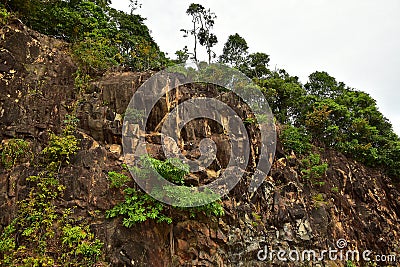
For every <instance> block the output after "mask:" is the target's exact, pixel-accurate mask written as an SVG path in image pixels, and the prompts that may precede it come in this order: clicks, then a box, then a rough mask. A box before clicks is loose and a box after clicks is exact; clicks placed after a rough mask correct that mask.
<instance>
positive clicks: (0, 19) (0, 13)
mask: <svg viewBox="0 0 400 267" xmlns="http://www.w3.org/2000/svg"><path fill="white" fill-rule="evenodd" d="M10 17H11V14H10V13H9V12H8V11H7V9H6V8H5V7H4V6H3V4H1V3H0V26H3V25H6V24H7V22H8V20H9V18H10Z"/></svg>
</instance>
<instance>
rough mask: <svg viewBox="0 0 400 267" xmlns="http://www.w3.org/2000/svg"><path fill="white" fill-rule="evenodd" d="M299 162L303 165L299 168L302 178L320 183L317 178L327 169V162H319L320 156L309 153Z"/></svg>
mask: <svg viewBox="0 0 400 267" xmlns="http://www.w3.org/2000/svg"><path fill="white" fill-rule="evenodd" d="M301 163H302V166H303V167H304V168H303V169H302V170H301V173H302V174H303V178H305V179H309V180H311V181H312V182H313V183H315V184H321V182H319V181H318V179H320V178H321V177H322V176H323V175H325V172H326V171H327V169H328V164H327V163H322V162H321V156H320V155H319V154H314V153H311V154H310V155H309V156H308V157H306V158H304V159H303V160H302V161H301ZM322 183H323V182H322Z"/></svg>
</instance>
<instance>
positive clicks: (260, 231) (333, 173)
mask: <svg viewBox="0 0 400 267" xmlns="http://www.w3.org/2000/svg"><path fill="white" fill-rule="evenodd" d="M76 69H77V67H76V65H75V63H74V61H73V59H72V58H71V56H70V53H69V46H68V44H66V43H64V42H62V41H59V40H56V39H52V38H49V37H47V36H43V35H41V34H38V33H36V32H34V31H31V30H29V29H27V28H26V27H25V26H24V25H22V24H21V23H20V22H19V21H14V22H12V23H11V24H10V25H8V26H6V27H4V28H3V29H1V31H0V138H1V140H2V141H3V142H5V141H6V140H7V139H10V138H25V139H27V140H29V141H30V142H32V144H34V147H35V149H36V150H37V151H39V150H40V149H41V148H43V147H44V145H45V143H46V141H47V136H48V134H47V130H49V129H51V130H53V131H55V132H57V131H59V129H60V128H61V124H62V121H63V118H64V116H65V114H67V113H69V112H71V111H72V108H73V106H74V105H73V104H74V103H75V101H77V95H78V92H77V89H76V88H75V86H74V73H75V71H76ZM151 75H152V73H151V72H148V73H134V72H115V73H107V74H106V75H105V76H104V77H100V78H98V79H97V80H96V81H93V82H92V83H91V86H90V88H89V89H88V90H86V92H84V94H83V100H82V99H81V100H80V102H79V105H78V109H77V115H78V118H79V119H80V125H79V129H80V132H79V133H78V136H79V138H80V139H81V146H82V149H81V150H80V151H79V152H78V154H77V155H76V157H75V158H74V160H73V162H72V165H70V166H68V167H65V168H63V169H62V170H61V175H60V177H61V178H60V179H61V180H62V183H63V184H64V185H65V186H66V192H65V195H64V197H63V199H61V200H60V203H59V204H60V205H61V206H65V207H72V206H77V207H78V209H79V214H80V215H83V216H85V217H86V218H87V219H88V220H89V221H90V222H91V225H92V227H93V229H94V231H95V233H96V235H97V236H98V238H100V239H101V240H102V241H103V242H104V243H105V248H104V250H105V255H106V259H107V261H109V262H110V263H111V264H112V266H267V265H268V266H270V265H272V264H273V263H271V262H269V263H267V262H261V261H258V260H257V252H258V251H259V250H260V249H264V247H265V246H268V247H269V249H279V248H283V249H289V248H290V249H296V248H297V249H299V250H301V249H316V250H322V249H327V248H328V247H331V248H334V247H335V242H336V240H338V239H341V238H343V239H346V240H347V241H348V246H349V248H352V249H358V250H359V251H363V250H365V249H369V250H372V251H374V253H377V254H389V253H397V254H398V255H399V257H400V249H399V248H400V247H399V234H398V233H399V228H400V224H399V216H400V194H399V190H398V188H396V187H395V185H393V183H392V182H391V181H390V179H389V178H388V177H387V176H385V175H384V174H383V173H382V172H381V171H380V170H373V169H369V168H366V167H364V166H363V165H361V164H359V163H357V162H355V161H352V160H350V159H348V158H346V157H344V156H343V155H341V154H339V153H337V152H334V151H329V150H327V151H325V152H324V153H323V160H325V161H326V162H328V163H329V169H328V171H327V174H326V177H325V178H324V181H325V184H324V185H322V186H316V185H311V183H310V182H309V181H307V180H304V179H303V178H301V174H300V169H301V168H300V165H299V161H298V159H296V156H294V155H288V154H286V153H285V152H284V151H283V150H282V148H281V146H280V144H279V143H278V147H277V154H276V158H275V161H274V164H273V168H272V170H271V172H270V174H269V175H268V176H267V177H265V181H264V183H263V184H262V186H261V187H260V188H259V189H258V190H257V191H256V192H255V193H248V192H247V187H246V182H245V181H246V180H244V182H242V183H240V184H239V185H238V186H237V187H235V188H234V190H232V192H231V193H230V194H229V196H228V197H227V198H225V199H224V208H225V210H226V215H225V216H224V217H222V218H219V219H215V218H207V217H201V218H198V219H196V220H192V219H190V218H185V217H182V216H181V217H179V218H177V220H176V221H174V223H173V224H172V225H167V224H157V223H154V222H151V221H148V222H145V223H143V224H138V225H136V226H134V227H133V228H131V229H127V228H125V227H123V226H122V224H121V220H120V219H114V220H107V219H105V217H104V212H105V211H106V210H107V209H110V208H111V207H112V206H113V205H115V204H116V203H118V202H119V201H121V200H122V199H123V196H122V194H121V191H119V190H117V189H110V187H109V182H108V181H107V177H106V173H107V172H108V171H111V170H120V169H121V166H120V165H121V163H122V160H123V158H122V157H121V147H120V145H121V126H122V121H123V115H124V113H125V109H126V106H127V105H128V103H129V100H130V98H131V96H132V95H133V93H134V92H135V90H136V89H137V88H138V87H139V86H140V85H141V84H142V83H143V82H144V81H145V80H146V79H148V78H149V77H150V76H151ZM186 90H187V91H188V92H190V91H191V90H192V91H193V88H190V87H187V88H186ZM214 93H216V94H218V92H214ZM222 94H223V93H220V95H219V96H220V97H221V98H224V96H223V95H222ZM186 96H187V94H181V95H180V96H178V97H177V98H178V99H177V98H175V99H174V100H176V101H181V100H183V99H184V98H185V97H186ZM224 99H225V100H226V101H227V102H228V104H231V105H232V106H235V103H234V102H233V101H234V99H232V98H227V97H225V98H224ZM171 101H172V100H171ZM172 102H173V101H172ZM172 102H171V103H169V102H168V101H167V100H165V104H163V103H161V104H160V105H158V107H157V110H156V111H155V114H153V115H154V120H153V122H154V121H161V120H162V117H163V116H164V115H165V113H166V112H167V111H168V110H169V109H170V108H171V107H172V106H173V105H175V104H176V103H175V104H174V103H172ZM229 102H231V103H229ZM242 112H246V110H244V111H242ZM153 124H154V125H153V127H156V125H155V124H156V123H153ZM210 129H211V132H213V133H215V134H216V135H215V138H214V139H215V140H214V141H215V142H216V143H217V145H218V147H219V148H220V149H219V156H218V164H219V165H220V166H219V167H215V168H216V169H218V168H220V167H221V166H224V165H226V163H225V161H226V159H224V155H225V154H226V153H229V151H228V152H227V150H228V149H227V144H226V140H225V139H224V135H223V133H222V131H221V127H220V126H218V125H211V126H210V125H209V122H207V121H206V120H202V121H197V122H196V121H195V122H192V123H191V124H189V125H187V126H186V128H185V132H186V134H185V140H186V141H187V143H189V142H191V143H194V144H196V142H198V139H200V138H202V137H203V136H206V135H207V134H208V132H209V131H210ZM147 140H148V141H149V142H150V143H151V144H150V145H149V147H148V149H149V151H150V153H152V154H153V155H155V156H159V157H162V155H161V145H160V139H159V136H157V134H155V135H151V134H150V135H149V136H148V137H147ZM183 149H184V154H186V155H188V156H193V157H196V155H195V153H196V152H195V151H194V150H191V149H190V148H188V147H185V146H183ZM252 156H253V157H256V154H255V153H254V152H253V154H252ZM33 172H34V169H33V167H31V166H30V165H29V164H28V163H25V164H20V165H17V166H15V167H14V168H13V169H12V170H11V171H6V170H0V214H1V218H0V229H1V228H2V227H3V226H4V225H7V224H8V223H9V222H10V220H11V218H12V216H13V214H14V213H15V205H16V201H18V200H20V199H22V198H23V197H24V196H25V195H26V193H27V192H28V187H29V184H28V183H27V182H26V178H27V177H28V176H29V175H31V174H33ZM208 178H209V176H207V175H205V176H204V177H203V178H202V179H203V180H202V182H205V181H206V180H207V179H208ZM196 179H197V178H196ZM196 179H195V180H196ZM199 182H201V181H200V180H197V181H193V183H194V184H196V183H199ZM332 188H336V189H337V190H332ZM318 194H321V196H322V197H323V198H322V199H318V198H316V197H315V196H316V195H318ZM96 211H100V213H98V212H96ZM274 264H276V265H277V266H278V265H281V264H280V263H279V262H278V261H277V260H276V259H275V261H274ZM293 264H294V263H293ZM331 264H332V265H333V264H337V265H338V266H340V265H343V264H344V262H343V261H342V262H336V263H331ZM299 265H300V263H299Z"/></svg>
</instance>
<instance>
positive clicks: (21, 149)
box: [0, 139, 30, 169]
mask: <svg viewBox="0 0 400 267" xmlns="http://www.w3.org/2000/svg"><path fill="white" fill-rule="evenodd" d="M29 150H30V144H29V142H28V141H25V140H23V139H10V140H8V141H7V142H4V143H3V144H1V145H0V151H1V153H0V156H1V163H2V164H3V166H4V167H5V168H6V169H11V168H12V167H13V166H14V165H15V163H17V162H18V161H19V160H20V159H22V158H24V157H27V156H29V154H30V153H29Z"/></svg>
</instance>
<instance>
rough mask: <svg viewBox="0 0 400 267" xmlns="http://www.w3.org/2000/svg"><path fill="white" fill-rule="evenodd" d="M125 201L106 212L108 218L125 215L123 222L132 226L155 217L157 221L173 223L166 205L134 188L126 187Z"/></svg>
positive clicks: (127, 225)
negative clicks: (167, 213) (166, 210)
mask: <svg viewBox="0 0 400 267" xmlns="http://www.w3.org/2000/svg"><path fill="white" fill-rule="evenodd" d="M124 194H125V201H124V202H121V203H119V204H117V205H116V206H115V207H113V208H112V209H111V210H108V211H107V212H106V217H107V218H114V217H117V216H119V215H122V216H124V219H123V221H122V224H123V225H124V226H125V227H132V226H133V225H134V224H136V223H139V222H144V221H146V220H147V219H153V220H156V221H157V222H167V223H171V222H172V219H171V218H170V217H169V216H167V215H166V214H165V209H166V206H165V205H164V204H163V203H161V202H159V201H157V200H155V199H154V198H152V197H150V196H149V195H148V194H145V193H143V192H140V191H138V190H136V189H134V188H125V189H124Z"/></svg>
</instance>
